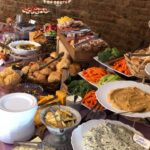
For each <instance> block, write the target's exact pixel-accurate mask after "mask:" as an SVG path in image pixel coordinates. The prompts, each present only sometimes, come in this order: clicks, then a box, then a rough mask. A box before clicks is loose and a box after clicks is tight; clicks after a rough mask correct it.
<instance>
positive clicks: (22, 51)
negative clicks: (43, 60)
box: [9, 41, 41, 55]
mask: <svg viewBox="0 0 150 150" xmlns="http://www.w3.org/2000/svg"><path fill="white" fill-rule="evenodd" d="M19 44H33V45H35V46H36V47H37V49H36V50H26V49H17V48H16V46H17V45H19ZM9 47H10V49H11V50H12V51H13V53H14V54H17V55H31V54H35V53H36V52H38V50H39V49H40V47H41V44H39V43H37V42H33V41H15V42H11V43H10V44H9Z"/></svg>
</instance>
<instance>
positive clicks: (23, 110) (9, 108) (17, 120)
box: [0, 93, 38, 144]
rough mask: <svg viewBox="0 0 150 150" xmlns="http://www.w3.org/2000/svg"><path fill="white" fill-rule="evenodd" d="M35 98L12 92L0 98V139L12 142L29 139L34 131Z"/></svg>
mask: <svg viewBox="0 0 150 150" xmlns="http://www.w3.org/2000/svg"><path fill="white" fill-rule="evenodd" d="M37 107H38V106H37V101H36V98H35V97H34V96H32V95H30V94H26V93H12V94H8V95H5V96H3V97H1V98H0V119H1V123H0V141H2V142H4V143H9V144H13V143H14V142H16V141H26V140H29V139H30V138H31V137H32V136H33V134H34V131H35V126H34V122H33V120H34V115H35V112H36V110H37Z"/></svg>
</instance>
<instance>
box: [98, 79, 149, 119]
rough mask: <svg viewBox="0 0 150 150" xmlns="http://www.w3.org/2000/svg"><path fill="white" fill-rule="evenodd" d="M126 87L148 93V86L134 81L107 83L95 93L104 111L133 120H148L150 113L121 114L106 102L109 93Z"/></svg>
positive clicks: (121, 112)
mask: <svg viewBox="0 0 150 150" xmlns="http://www.w3.org/2000/svg"><path fill="white" fill-rule="evenodd" d="M127 87H137V88H139V89H141V90H142V91H144V92H147V93H150V90H149V89H150V86H149V85H146V84H143V83H138V82H134V81H114V82H111V83H107V84H105V85H103V86H101V87H100V88H99V89H98V90H97V92H96V96H97V99H98V101H99V103H100V104H101V105H102V106H104V107H105V108H106V109H108V110H110V111H112V112H114V113H117V114H121V115H124V116H128V117H134V118H148V117H149V116H150V112H141V113H134V112H129V113H128V112H126V113H123V112H124V111H122V110H119V109H116V108H114V107H113V106H112V105H111V104H110V102H108V101H107V96H108V94H109V93H110V91H112V90H115V89H118V88H127Z"/></svg>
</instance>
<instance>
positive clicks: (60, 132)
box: [40, 105, 81, 135]
mask: <svg viewBox="0 0 150 150" xmlns="http://www.w3.org/2000/svg"><path fill="white" fill-rule="evenodd" d="M58 107H59V106H57V105H54V106H51V108H45V109H44V110H43V111H42V112H41V114H40V118H41V121H42V123H43V124H44V125H45V126H46V128H47V129H48V131H49V132H50V133H52V134H54V135H63V134H65V133H66V132H67V131H70V130H72V129H73V128H75V127H76V126H77V125H78V124H79V123H80V121H81V115H80V113H79V112H78V111H77V110H75V109H73V108H71V107H68V106H62V105H61V106H60V109H65V110H69V111H70V112H71V113H72V114H74V115H75V117H76V122H75V124H74V126H71V127H68V128H61V129H60V128H54V127H51V126H50V125H48V124H47V123H46V122H45V115H46V113H47V112H49V111H51V109H55V108H58Z"/></svg>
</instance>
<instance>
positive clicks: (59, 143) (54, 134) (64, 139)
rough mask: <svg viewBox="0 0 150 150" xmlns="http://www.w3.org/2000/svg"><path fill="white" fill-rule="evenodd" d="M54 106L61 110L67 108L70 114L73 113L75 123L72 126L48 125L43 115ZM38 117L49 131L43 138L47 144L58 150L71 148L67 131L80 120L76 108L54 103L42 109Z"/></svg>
mask: <svg viewBox="0 0 150 150" xmlns="http://www.w3.org/2000/svg"><path fill="white" fill-rule="evenodd" d="M55 108H58V109H61V110H63V111H65V110H68V111H69V112H71V114H73V115H74V117H75V118H76V121H75V123H74V124H73V125H72V126H70V127H65V128H56V127H52V126H51V125H48V124H47V123H46V121H45V115H46V114H47V112H51V111H52V110H53V109H55ZM40 118H41V121H42V123H43V124H44V125H45V126H46V128H47V129H48V131H49V132H50V133H51V134H49V135H47V136H46V137H45V138H44V142H47V143H48V146H52V147H54V148H56V149H58V150H62V149H63V150H70V149H72V148H71V143H70V134H69V131H71V130H72V129H74V128H75V127H76V126H77V125H78V124H79V123H80V121H81V115H80V113H79V112H78V111H77V110H75V109H73V108H71V107H67V106H62V105H60V107H59V106H57V105H54V106H52V107H49V108H46V109H44V110H43V111H42V112H41V114H40ZM55 118H56V117H55Z"/></svg>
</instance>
